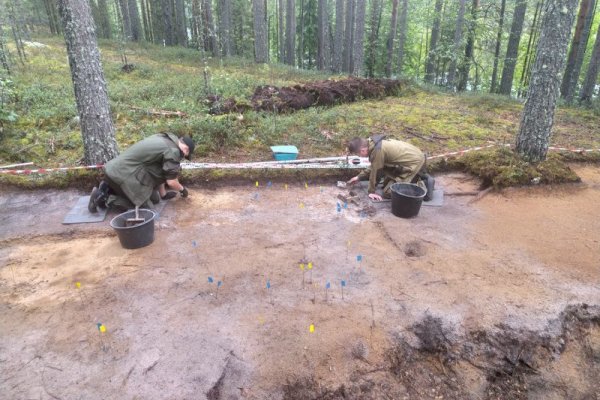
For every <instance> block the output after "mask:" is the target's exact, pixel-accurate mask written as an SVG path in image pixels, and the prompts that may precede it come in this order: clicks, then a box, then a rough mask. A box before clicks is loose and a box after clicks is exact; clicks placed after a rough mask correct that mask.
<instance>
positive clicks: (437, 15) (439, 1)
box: [425, 0, 444, 83]
mask: <svg viewBox="0 0 600 400" xmlns="http://www.w3.org/2000/svg"><path fill="white" fill-rule="evenodd" d="M443 5H444V0H436V1H435V12H434V16H433V26H432V28H431V38H430V41H429V53H428V54H427V62H426V63H425V82H428V83H433V78H434V74H435V59H436V51H437V41H438V39H439V37H440V21H441V19H442V6H443Z"/></svg>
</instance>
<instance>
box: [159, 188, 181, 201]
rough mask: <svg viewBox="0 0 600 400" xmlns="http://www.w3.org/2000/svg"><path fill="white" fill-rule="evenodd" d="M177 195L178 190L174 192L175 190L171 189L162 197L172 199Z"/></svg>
mask: <svg viewBox="0 0 600 400" xmlns="http://www.w3.org/2000/svg"><path fill="white" fill-rule="evenodd" d="M175 196H177V192H174V191H172V190H170V191H168V192H167V193H165V195H164V196H162V197H161V199H163V200H171V199H172V198H174V197H175Z"/></svg>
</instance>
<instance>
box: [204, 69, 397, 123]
mask: <svg viewBox="0 0 600 400" xmlns="http://www.w3.org/2000/svg"><path fill="white" fill-rule="evenodd" d="M403 86H406V85H405V82H403V81H399V80H394V79H361V78H349V79H344V80H340V81H335V80H326V81H317V82H311V83H306V84H301V85H294V86H286V87H277V86H259V87H257V88H256V89H255V90H254V94H253V95H252V98H251V99H250V104H246V103H240V102H238V101H236V100H235V99H234V98H232V97H231V98H228V99H222V98H221V97H219V96H208V97H207V101H208V104H209V107H210V113H211V114H213V115H220V114H228V113H233V112H235V113H240V112H244V111H247V110H255V111H271V112H274V113H289V112H293V111H296V110H302V109H305V108H309V107H313V106H332V105H335V104H340V103H351V102H354V101H356V100H360V99H370V98H382V97H385V96H390V95H396V94H398V93H399V92H400V90H401V89H402V87H403Z"/></svg>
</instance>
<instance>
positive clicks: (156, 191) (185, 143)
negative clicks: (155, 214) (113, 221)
mask: <svg viewBox="0 0 600 400" xmlns="http://www.w3.org/2000/svg"><path fill="white" fill-rule="evenodd" d="M194 147H195V145H194V141H193V140H192V139H191V138H190V137H187V136H186V137H181V138H178V137H177V136H175V135H174V134H172V133H159V134H156V135H152V136H149V137H147V138H146V139H144V140H142V141H140V142H138V143H136V144H134V145H133V146H131V147H129V148H128V149H127V150H125V151H124V152H123V153H121V154H120V155H119V156H117V157H116V158H114V159H112V160H110V161H109V162H107V163H106V164H105V165H104V178H103V180H102V182H101V183H100V185H99V187H97V188H96V187H95V188H94V189H93V190H92V194H91V195H90V201H89V203H88V210H89V211H90V212H92V213H94V212H96V211H97V207H98V206H99V207H109V208H111V207H112V208H116V209H119V210H122V211H124V210H127V209H130V208H133V207H135V206H138V207H140V208H152V207H153V205H154V204H155V203H158V202H159V201H160V199H163V200H168V199H171V198H173V197H175V196H177V192H179V193H180V194H181V196H182V197H187V196H188V191H187V189H186V188H185V187H184V186H183V185H182V184H181V183H179V180H178V179H177V177H178V175H179V171H180V170H181V165H180V162H181V160H182V159H183V158H184V157H185V158H187V159H188V160H189V159H190V157H191V155H192V152H193V151H194ZM167 187H168V188H169V189H171V190H169V191H167Z"/></svg>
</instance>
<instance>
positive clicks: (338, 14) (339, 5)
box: [331, 0, 344, 72]
mask: <svg viewBox="0 0 600 400" xmlns="http://www.w3.org/2000/svg"><path fill="white" fill-rule="evenodd" d="M343 48H344V0H336V1H335V38H334V40H333V63H332V68H331V70H332V71H333V72H340V71H342V55H343Z"/></svg>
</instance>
